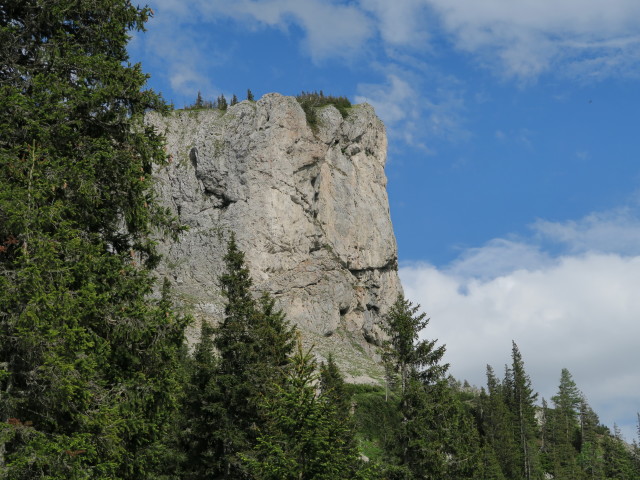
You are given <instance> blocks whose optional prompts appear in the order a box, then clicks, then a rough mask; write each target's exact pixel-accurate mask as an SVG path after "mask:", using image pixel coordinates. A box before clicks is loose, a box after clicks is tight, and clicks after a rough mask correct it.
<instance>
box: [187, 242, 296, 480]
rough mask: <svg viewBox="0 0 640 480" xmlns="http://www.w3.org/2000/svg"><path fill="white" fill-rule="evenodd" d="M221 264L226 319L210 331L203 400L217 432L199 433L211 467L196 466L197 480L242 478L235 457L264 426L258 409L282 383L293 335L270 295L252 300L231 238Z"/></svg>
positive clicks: (241, 256)
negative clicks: (212, 355)
mask: <svg viewBox="0 0 640 480" xmlns="http://www.w3.org/2000/svg"><path fill="white" fill-rule="evenodd" d="M224 261H225V264H226V273H225V274H223V275H222V276H221V277H220V284H221V288H222V293H223V294H224V296H225V298H226V300H227V304H226V306H225V316H224V319H223V320H222V322H221V323H220V324H219V325H218V326H217V327H215V328H214V329H213V334H214V339H213V346H214V347H215V349H216V351H217V353H218V360H217V364H216V367H215V369H214V370H213V375H214V377H215V378H214V379H212V380H211V381H212V382H214V385H215V387H212V390H211V395H210V396H209V397H204V398H202V403H203V404H207V405H210V407H209V408H210V410H211V411H210V412H208V414H210V415H211V420H210V421H211V423H212V424H214V423H215V424H216V426H215V428H213V429H212V430H211V431H209V432H203V434H204V435H205V437H206V439H205V440H204V441H205V442H206V443H207V444H209V445H211V447H210V448H211V454H210V455H209V457H207V458H210V461H209V460H207V459H206V458H203V459H201V460H197V459H196V460H195V462H196V463H197V462H202V465H201V467H197V468H196V471H199V472H200V474H201V475H205V474H209V473H210V472H217V474H219V475H223V476H224V477H225V478H241V477H242V475H243V474H244V473H243V472H244V465H243V462H242V459H241V457H240V456H239V454H240V453H242V452H247V451H249V450H250V449H251V448H252V445H253V444H254V442H255V438H256V433H257V430H258V428H259V427H260V426H261V425H262V424H263V422H264V417H263V416H262V414H261V413H260V408H259V405H260V402H261V401H262V398H263V396H264V394H265V392H266V391H268V389H269V388H270V387H271V386H272V385H274V384H275V385H277V384H280V383H281V382H282V379H283V376H284V373H285V371H286V367H287V365H288V363H289V360H288V356H289V354H290V353H291V351H292V350H293V344H294V329H293V328H292V327H291V326H289V324H288V322H286V320H285V318H284V315H283V314H282V312H281V311H279V310H276V309H275V306H274V301H273V299H271V298H270V297H269V296H268V295H263V296H262V297H261V299H260V300H259V301H256V300H254V298H253V297H252V296H251V292H250V288H251V284H252V282H251V278H250V275H249V270H248V269H247V267H246V265H245V262H244V254H243V253H242V252H241V251H240V250H239V249H238V247H237V244H236V241H235V238H234V237H233V236H232V237H231V239H230V241H229V243H228V248H227V254H226V255H225V258H224ZM194 401H195V402H197V401H198V400H194Z"/></svg>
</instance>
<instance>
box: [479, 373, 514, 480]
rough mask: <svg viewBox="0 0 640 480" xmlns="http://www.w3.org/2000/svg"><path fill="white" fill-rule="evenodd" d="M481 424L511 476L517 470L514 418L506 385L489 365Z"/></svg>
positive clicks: (486, 439) (498, 457) (486, 438)
mask: <svg viewBox="0 0 640 480" xmlns="http://www.w3.org/2000/svg"><path fill="white" fill-rule="evenodd" d="M480 408H481V415H480V426H481V429H482V431H483V434H484V438H485V441H486V442H487V444H488V445H489V446H490V447H491V449H492V450H493V451H494V454H495V458H496V460H497V461H498V463H499V464H500V467H501V470H502V472H503V473H504V474H505V475H506V476H507V477H510V476H512V475H515V473H514V472H516V471H517V461H516V459H515V453H516V452H517V451H518V449H517V446H516V439H515V437H514V433H513V429H512V428H511V426H512V422H513V420H512V418H511V412H510V410H509V407H508V405H507V403H506V398H505V387H504V386H503V385H502V383H501V382H500V381H499V380H498V378H497V377H496V375H495V373H494V371H493V368H492V367H491V366H490V365H487V394H486V396H484V397H481V404H480Z"/></svg>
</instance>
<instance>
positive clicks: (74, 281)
mask: <svg viewBox="0 0 640 480" xmlns="http://www.w3.org/2000/svg"><path fill="white" fill-rule="evenodd" d="M150 13H151V11H150V9H148V8H138V7H135V6H133V5H132V4H131V3H130V2H128V1H124V0H122V1H117V0H109V1H107V0H95V1H92V2H77V1H71V0H59V1H56V2H44V1H41V0H24V1H14V2H4V4H3V5H2V6H1V7H0V57H1V58H2V66H0V105H1V107H0V108H1V109H2V122H0V167H1V169H2V175H0V365H1V366H2V367H1V369H0V418H2V419H3V421H4V420H5V419H9V421H8V422H7V423H3V424H2V425H1V426H0V476H2V477H3V478H8V479H21V478H24V479H27V478H28V479H38V478H47V479H68V478H73V479H76V478H77V479H80V478H95V479H98V478H105V479H106V478H123V479H127V478H136V479H143V478H155V477H157V475H156V474H157V466H158V464H159V463H160V461H161V458H162V456H163V448H164V447H163V439H164V437H165V435H166V433H167V429H168V425H169V423H170V419H171V417H172V415H173V414H174V412H175V409H176V404H177V401H178V398H179V391H180V383H179V368H178V362H179V358H180V352H181V349H182V340H183V330H184V321H183V320H182V319H180V318H177V317H176V316H175V315H174V314H173V313H172V309H171V302H170V300H168V295H167V291H166V289H165V295H164V298H163V299H162V300H160V301H152V300H151V299H150V294H151V293H152V290H153V284H154V280H153V277H152V275H151V273H150V269H151V268H152V267H153V266H154V265H155V263H156V262H157V259H158V256H157V254H156V252H155V249H154V243H153V241H152V239H151V233H152V229H153V228H155V227H160V228H168V227H170V226H171V225H170V219H169V217H168V215H167V214H166V212H164V211H162V210H161V209H159V208H158V206H157V205H156V203H155V202H154V199H153V195H152V193H151V169H152V162H161V161H162V159H163V158H164V152H163V149H162V139H161V138H160V137H159V136H158V135H156V134H155V133H154V132H153V131H152V130H151V129H150V128H148V127H146V126H145V125H144V123H143V115H144V113H145V112H146V111H147V110H160V111H163V110H165V108H166V107H165V105H164V103H163V101H162V99H161V98H160V97H158V96H157V95H156V94H155V93H153V92H152V91H150V90H145V89H144V85H145V82H146V79H147V77H146V76H145V75H144V74H143V73H142V71H141V69H140V66H139V65H132V64H130V63H129V61H128V55H127V51H126V46H127V41H128V39H129V32H130V31H132V30H134V31H135V30H142V29H143V26H144V23H145V22H146V20H147V19H148V17H149V15H150Z"/></svg>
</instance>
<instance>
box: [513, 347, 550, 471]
mask: <svg viewBox="0 0 640 480" xmlns="http://www.w3.org/2000/svg"><path fill="white" fill-rule="evenodd" d="M511 359H512V364H511V369H508V370H507V374H506V376H505V387H506V389H507V397H506V400H507V405H508V406H509V409H510V411H511V417H512V418H513V433H514V436H515V438H516V439H517V440H516V441H517V444H518V454H517V464H518V469H519V472H518V474H519V476H520V477H521V478H524V479H526V480H532V479H537V478H540V477H541V476H542V473H541V468H540V457H539V449H538V448H537V438H538V425H537V421H536V407H535V404H534V402H535V400H536V398H537V396H538V394H537V393H535V392H534V391H533V388H532V386H531V379H530V378H529V375H528V374H527V373H526V371H525V369H524V361H523V360H522V355H521V353H520V350H519V349H518V346H517V345H516V343H515V342H512V350H511Z"/></svg>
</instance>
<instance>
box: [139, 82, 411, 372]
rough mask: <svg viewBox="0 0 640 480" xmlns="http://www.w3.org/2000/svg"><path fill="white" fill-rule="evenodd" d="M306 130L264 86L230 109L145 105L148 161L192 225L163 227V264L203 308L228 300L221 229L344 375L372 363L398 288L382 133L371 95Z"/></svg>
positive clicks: (217, 307) (189, 299)
mask: <svg viewBox="0 0 640 480" xmlns="http://www.w3.org/2000/svg"><path fill="white" fill-rule="evenodd" d="M318 118H319V122H318V128H317V129H316V131H313V130H312V129H311V128H310V127H309V126H308V125H307V121H306V117H305V114H304V112H303V110H302V108H301V107H300V106H299V104H298V102H297V101H296V100H295V98H293V97H285V96H282V95H279V94H268V95H265V96H264V97H263V98H262V99H260V100H259V101H258V102H249V101H244V102H241V103H239V104H237V105H234V106H232V107H229V109H228V110H227V111H226V112H221V111H218V110H186V111H177V112H173V113H172V114H170V115H169V116H166V117H161V116H159V115H155V114H154V115H150V116H149V117H148V123H150V124H152V125H154V126H155V127H156V128H157V130H158V131H159V132H161V133H163V134H164V135H165V136H166V139H167V149H168V154H169V155H170V158H171V159H172V161H171V163H170V164H169V165H168V166H163V167H158V168H157V169H156V171H155V172H154V175H155V176H156V178H157V189H158V193H159V196H160V200H161V202H162V203H164V204H165V205H167V206H169V207H170V208H171V209H172V210H173V211H174V212H175V213H176V214H177V215H178V217H179V219H180V221H181V222H182V223H183V224H185V225H187V226H188V227H189V230H188V231H187V232H186V233H184V234H182V235H181V237H180V238H179V240H178V241H177V242H173V241H170V240H168V239H165V240H163V241H162V243H161V245H160V251H161V253H163V254H164V256H165V259H164V261H163V263H162V265H161V266H160V267H159V269H158V273H159V275H160V276H167V277H168V278H169V279H170V280H171V281H172V283H173V285H174V287H175V289H176V291H177V293H178V295H179V298H180V299H181V300H182V303H183V304H184V305H185V306H187V307H188V308H189V309H190V310H191V312H192V313H193V314H194V316H195V317H196V318H197V319H199V320H205V321H213V322H215V321H217V320H218V319H219V318H220V314H221V312H222V308H223V302H222V298H221V296H220V294H219V289H218V285H217V278H218V276H219V274H220V273H221V270H222V257H223V255H224V252H225V248H226V241H227V239H228V236H229V232H235V235H236V238H237V241H238V244H239V246H240V248H241V249H242V250H243V251H244V252H245V255H246V260H247V264H248V266H249V269H250V271H251V274H252V278H253V281H254V284H255V288H256V292H258V291H265V290H266V291H268V292H270V293H271V294H272V295H273V296H274V297H275V298H276V300H277V302H278V305H279V307H280V308H282V309H283V310H284V311H285V312H286V314H287V318H288V319H289V320H290V321H292V322H293V323H295V324H297V325H298V326H299V328H300V330H301V331H302V334H303V338H304V339H305V341H306V343H309V344H311V343H313V344H314V345H315V346H316V351H317V352H318V354H319V355H320V356H325V357H326V355H327V354H328V353H329V352H332V353H333V354H334V356H335V357H337V359H338V363H339V364H340V365H341V366H342V368H343V370H344V371H345V372H346V373H347V375H348V376H349V377H350V379H351V380H355V381H358V380H362V381H368V380H370V379H372V378H375V377H377V376H378V375H379V374H380V371H379V369H377V367H373V366H372V362H371V359H372V358H374V357H375V346H374V345H375V344H376V343H378V342H379V341H380V339H381V335H382V331H381V329H380V322H381V321H383V317H384V315H385V314H386V312H387V311H388V309H389V307H390V306H391V304H392V303H393V302H394V301H395V299H396V297H397V295H398V293H399V292H400V291H401V286H400V282H399V279H398V275H397V248H396V241H395V236H394V233H393V229H392V225H391V220H390V217H389V204H388V199H387V192H386V176H385V173H384V165H385V161H386V149H387V139H386V134H385V130H384V126H383V124H382V122H381V121H380V120H379V119H378V117H377V116H376V115H375V113H374V111H373V108H372V107H371V106H369V105H366V104H364V105H357V106H354V107H353V108H351V109H350V112H349V115H348V116H347V117H346V118H345V119H343V118H342V116H341V115H340V113H339V112H338V110H337V109H336V108H334V107H333V106H327V107H323V108H321V109H319V110H318Z"/></svg>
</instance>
